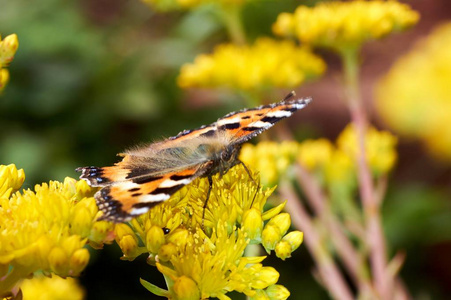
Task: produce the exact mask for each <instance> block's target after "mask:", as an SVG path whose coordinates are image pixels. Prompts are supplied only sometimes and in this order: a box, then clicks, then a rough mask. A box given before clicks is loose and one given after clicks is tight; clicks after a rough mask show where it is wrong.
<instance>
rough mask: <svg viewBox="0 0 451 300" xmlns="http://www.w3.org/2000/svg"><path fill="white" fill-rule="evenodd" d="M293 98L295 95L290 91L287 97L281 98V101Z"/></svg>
mask: <svg viewBox="0 0 451 300" xmlns="http://www.w3.org/2000/svg"><path fill="white" fill-rule="evenodd" d="M294 96H296V93H295V92H294V91H291V92H290V93H289V94H288V95H286V96H285V98H283V100H282V101H287V100H289V99H290V98H293V97H294Z"/></svg>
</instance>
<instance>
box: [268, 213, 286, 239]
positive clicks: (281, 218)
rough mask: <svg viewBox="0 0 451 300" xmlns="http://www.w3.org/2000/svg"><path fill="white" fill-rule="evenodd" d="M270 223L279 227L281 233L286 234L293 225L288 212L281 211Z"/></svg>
mask: <svg viewBox="0 0 451 300" xmlns="http://www.w3.org/2000/svg"><path fill="white" fill-rule="evenodd" d="M268 224H270V225H274V226H277V227H279V229H280V234H281V235H284V234H285V233H287V231H288V229H289V228H290V226H291V217H290V215H289V214H288V213H280V214H278V215H277V216H275V217H273V218H272V219H271V220H270V221H269V223H268Z"/></svg>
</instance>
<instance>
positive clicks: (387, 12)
mask: <svg viewBox="0 0 451 300" xmlns="http://www.w3.org/2000/svg"><path fill="white" fill-rule="evenodd" d="M418 19H419V14H418V13H417V12H415V11H413V10H412V9H411V8H410V7H409V6H408V5H406V4H402V3H399V2H397V1H382V0H376V1H359V0H357V1H347V2H344V1H343V2H342V1H332V2H321V3H319V4H318V5H316V6H315V7H307V6H299V7H298V8H297V9H296V11H295V12H294V13H293V14H289V13H282V14H281V15H279V17H278V18H277V21H276V23H275V24H274V25H273V31H274V32H275V33H276V34H278V35H280V36H285V37H287V36H292V37H296V38H297V39H298V40H299V41H301V42H302V43H306V44H310V45H314V46H320V47H328V48H332V49H335V50H342V49H346V48H357V47H359V46H360V45H362V44H363V43H364V42H366V41H369V40H374V39H380V38H382V37H384V36H386V35H388V34H390V33H391V32H394V31H400V30H404V29H406V28H408V27H411V26H413V25H414V24H415V23H417V21H418Z"/></svg>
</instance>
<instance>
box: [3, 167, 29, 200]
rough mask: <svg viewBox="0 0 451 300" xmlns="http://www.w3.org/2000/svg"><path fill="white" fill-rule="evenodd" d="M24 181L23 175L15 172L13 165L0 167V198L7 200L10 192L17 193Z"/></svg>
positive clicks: (20, 172) (21, 171)
mask: <svg viewBox="0 0 451 300" xmlns="http://www.w3.org/2000/svg"><path fill="white" fill-rule="evenodd" d="M24 181H25V173H24V171H23V170H22V169H20V170H17V168H16V166H15V165H14V164H11V165H8V166H5V165H0V198H9V196H10V195H11V193H12V192H15V191H17V190H18V189H20V187H21V186H22V184H23V182H24Z"/></svg>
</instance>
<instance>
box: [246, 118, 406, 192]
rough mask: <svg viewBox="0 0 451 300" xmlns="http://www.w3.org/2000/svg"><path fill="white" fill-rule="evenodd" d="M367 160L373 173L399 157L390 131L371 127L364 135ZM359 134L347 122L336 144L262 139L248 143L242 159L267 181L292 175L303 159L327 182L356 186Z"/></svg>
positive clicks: (390, 165)
mask: <svg viewBox="0 0 451 300" xmlns="http://www.w3.org/2000/svg"><path fill="white" fill-rule="evenodd" d="M365 142H366V144H365V151H366V158H367V162H368V164H369V166H370V168H371V171H372V173H373V176H375V177H378V176H380V175H383V174H386V173H388V172H389V171H390V170H391V169H392V168H393V166H394V164H395V162H396V158H397V154H396V150H395V146H396V143H397V139H396V138H395V137H394V136H393V135H391V134H390V133H388V132H385V131H377V130H376V129H375V128H369V129H368V131H367V133H366V138H365ZM357 151H358V147H357V137H356V132H355V130H354V128H353V126H351V125H349V126H347V127H346V128H345V129H344V130H343V132H342V133H341V134H340V136H339V137H338V139H337V145H336V146H334V145H333V144H332V143H331V142H330V141H328V140H326V139H318V140H307V141H304V142H302V143H297V142H282V143H276V142H260V143H258V144H257V145H255V146H254V145H252V144H245V145H243V148H242V150H241V155H240V159H241V160H242V161H243V162H244V163H245V164H246V165H249V166H250V167H252V168H255V169H257V170H261V178H262V182H263V183H264V184H271V185H273V184H276V183H277V182H278V181H279V180H281V176H282V175H284V174H287V175H290V172H289V170H290V167H291V166H292V165H293V164H294V163H295V162H298V163H300V164H301V165H302V166H303V167H305V168H306V169H307V170H308V171H310V172H313V173H314V174H315V175H317V176H319V178H320V179H321V181H325V182H326V183H328V184H331V183H336V182H340V183H342V184H345V185H348V186H354V185H355V180H356V175H355V174H356V166H355V161H356V157H357Z"/></svg>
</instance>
